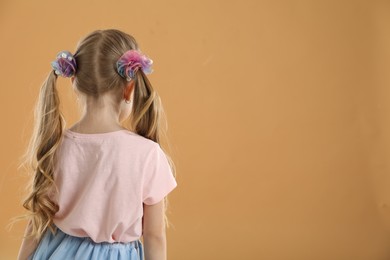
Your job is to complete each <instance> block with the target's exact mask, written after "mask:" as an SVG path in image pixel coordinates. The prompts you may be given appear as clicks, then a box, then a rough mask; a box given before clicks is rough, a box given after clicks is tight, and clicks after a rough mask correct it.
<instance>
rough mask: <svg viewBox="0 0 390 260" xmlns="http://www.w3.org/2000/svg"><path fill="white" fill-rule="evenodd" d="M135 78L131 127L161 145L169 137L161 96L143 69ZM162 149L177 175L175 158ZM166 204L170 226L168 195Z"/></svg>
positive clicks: (166, 219)
mask: <svg viewBox="0 0 390 260" xmlns="http://www.w3.org/2000/svg"><path fill="white" fill-rule="evenodd" d="M134 80H135V82H134V83H135V86H134V94H133V95H134V96H133V108H132V112H131V123H130V126H131V127H130V128H131V129H132V130H133V131H135V132H136V133H137V134H139V135H141V136H143V137H145V138H148V139H150V140H152V141H154V142H156V143H158V144H159V145H160V147H161V140H162V139H165V140H168V139H167V138H166V132H167V120H166V116H165V112H164V109H163V106H162V103H161V99H160V96H159V95H158V93H157V92H156V91H155V90H154V89H153V87H152V84H151V83H150V81H149V79H148V78H147V76H146V75H145V73H144V72H143V71H142V70H138V71H137V72H136V73H135V78H134ZM161 149H162V150H163V151H164V153H165V155H166V157H167V160H168V163H169V165H170V167H171V170H172V173H173V176H174V177H176V168H175V164H174V163H173V160H172V159H171V157H170V156H169V155H168V154H167V152H166V151H165V149H164V148H163V147H161ZM164 206H165V210H164V212H165V214H164V219H165V223H166V225H167V226H169V221H168V217H167V215H166V211H167V209H168V198H167V197H165V198H164Z"/></svg>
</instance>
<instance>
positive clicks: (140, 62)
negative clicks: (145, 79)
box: [116, 50, 153, 81]
mask: <svg viewBox="0 0 390 260" xmlns="http://www.w3.org/2000/svg"><path fill="white" fill-rule="evenodd" d="M152 64H153V60H151V59H149V58H148V57H147V56H146V55H144V54H142V53H141V51H138V50H129V51H126V52H125V53H124V54H123V55H122V56H121V57H120V58H119V59H118V61H117V62H116V67H117V71H118V73H119V75H121V76H122V77H123V78H125V79H126V80H127V81H130V80H131V79H132V78H134V76H135V73H136V72H137V70H138V69H139V68H141V69H142V71H143V72H144V73H145V74H150V73H152V72H153V69H152V68H151V66H152Z"/></svg>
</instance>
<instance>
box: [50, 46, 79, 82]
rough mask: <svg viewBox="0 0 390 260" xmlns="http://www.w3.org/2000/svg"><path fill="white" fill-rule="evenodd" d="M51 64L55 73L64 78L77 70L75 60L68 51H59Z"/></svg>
mask: <svg viewBox="0 0 390 260" xmlns="http://www.w3.org/2000/svg"><path fill="white" fill-rule="evenodd" d="M51 66H52V68H53V69H54V71H55V73H56V74H57V75H59V76H62V77H65V78H70V77H72V76H73V75H74V74H75V73H76V70H77V64H76V60H75V58H74V57H73V55H72V53H70V52H69V51H60V52H59V53H58V54H57V58H56V60H55V61H52V62H51Z"/></svg>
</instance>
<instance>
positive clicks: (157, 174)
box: [142, 143, 177, 205]
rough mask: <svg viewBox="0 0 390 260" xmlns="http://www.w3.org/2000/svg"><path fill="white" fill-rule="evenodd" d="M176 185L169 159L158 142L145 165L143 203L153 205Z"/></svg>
mask: <svg viewBox="0 0 390 260" xmlns="http://www.w3.org/2000/svg"><path fill="white" fill-rule="evenodd" d="M176 186H177V183H176V180H175V178H174V176H173V174H172V169H171V167H170V165H169V162H168V159H167V157H166V155H165V153H164V151H163V150H162V149H161V147H160V145H159V144H158V143H156V146H155V147H154V148H153V151H151V154H150V155H149V156H148V160H147V163H146V166H145V176H144V184H143V198H142V199H143V203H145V204H146V205H153V204H156V203H158V202H160V201H161V200H162V199H163V198H164V197H165V196H166V195H168V193H170V192H171V191H172V190H173V189H174V188H175V187H176Z"/></svg>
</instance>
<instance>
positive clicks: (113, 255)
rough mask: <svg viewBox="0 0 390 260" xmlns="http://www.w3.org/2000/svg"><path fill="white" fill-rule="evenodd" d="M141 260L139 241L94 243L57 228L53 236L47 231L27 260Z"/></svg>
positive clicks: (141, 250)
mask: <svg viewBox="0 0 390 260" xmlns="http://www.w3.org/2000/svg"><path fill="white" fill-rule="evenodd" d="M36 259H37V260H38V259H39V260H48V259H50V260H60V259H66V260H71V259H77V260H95V259H96V260H97V259H108V260H120V259H126V260H143V259H144V253H143V246H142V243H141V241H140V240H135V241H132V242H129V243H119V242H117V243H108V242H102V243H96V242H94V241H93V240H92V239H91V238H89V237H75V236H71V235H68V234H65V233H64V232H62V231H61V230H60V229H59V228H57V232H56V234H55V235H53V234H52V232H51V231H50V230H49V229H48V230H46V233H45V234H44V236H43V237H42V239H41V241H40V242H39V244H38V246H37V248H36V249H35V252H34V253H32V254H31V255H30V256H29V258H28V260H36Z"/></svg>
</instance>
